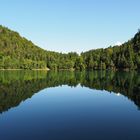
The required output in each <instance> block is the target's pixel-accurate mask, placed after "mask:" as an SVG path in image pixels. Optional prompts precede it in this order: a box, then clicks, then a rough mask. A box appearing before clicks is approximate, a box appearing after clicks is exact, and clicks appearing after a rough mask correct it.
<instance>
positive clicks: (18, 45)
mask: <svg viewBox="0 0 140 140" xmlns="http://www.w3.org/2000/svg"><path fill="white" fill-rule="evenodd" d="M139 68H140V31H138V32H137V33H136V35H135V36H134V38H132V39H131V40H129V41H127V42H125V43H124V44H122V45H121V46H110V47H108V48H106V49H96V50H90V51H87V52H83V53H81V54H80V55H78V54H77V53H76V52H70V53H68V54H64V53H58V52H52V51H47V50H43V49H41V48H40V47H38V46H36V45H34V44H33V43H32V42H31V41H29V40H27V39H26V38H24V37H21V36H20V35H19V33H17V32H14V31H11V30H10V29H8V28H6V27H3V26H0V69H51V70H62V69H71V70H83V69H92V70H93V69H102V70H104V69H113V70H116V69H139Z"/></svg>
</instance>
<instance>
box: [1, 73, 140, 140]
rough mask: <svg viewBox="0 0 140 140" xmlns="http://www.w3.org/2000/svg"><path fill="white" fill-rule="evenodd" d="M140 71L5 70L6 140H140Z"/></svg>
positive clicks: (3, 107)
mask: <svg viewBox="0 0 140 140" xmlns="http://www.w3.org/2000/svg"><path fill="white" fill-rule="evenodd" d="M139 108H140V74H139V73H138V72H135V71H134V72H111V71H108V72H107V71H90V72H86V71H84V72H67V71H61V72H41V71H0V139H2V140H19V139H20V140H22V139H23V140H25V139H26V140H32V139H33V140H36V139H37V140H38V139H41V140H93V139H95V140H104V139H107V140H139V139H140V133H139V130H140V110H139Z"/></svg>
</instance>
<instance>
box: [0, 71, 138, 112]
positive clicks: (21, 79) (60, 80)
mask: <svg viewBox="0 0 140 140" xmlns="http://www.w3.org/2000/svg"><path fill="white" fill-rule="evenodd" d="M79 83H80V84H81V85H82V86H85V87H89V88H91V89H97V90H107V91H110V92H114V93H121V94H123V95H125V96H127V97H128V98H129V99H131V100H132V101H134V103H135V104H136V105H137V106H138V107H140V74H138V73H137V72H135V71H134V72H112V71H89V72H86V71H84V72H67V71H60V72H45V71H42V72H41V71H13V72H11V71H0V112H3V111H6V110H8V109H9V108H11V107H14V106H18V105H19V104H20V102H21V101H24V100H26V99H27V98H31V97H32V95H33V94H35V93H37V92H38V91H40V90H42V89H44V88H47V87H56V86H60V85H69V86H74V87H75V86H77V85H78V84H79Z"/></svg>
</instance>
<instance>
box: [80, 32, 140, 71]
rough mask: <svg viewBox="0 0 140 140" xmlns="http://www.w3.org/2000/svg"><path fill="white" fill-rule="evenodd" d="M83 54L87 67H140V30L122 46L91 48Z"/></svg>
mask: <svg viewBox="0 0 140 140" xmlns="http://www.w3.org/2000/svg"><path fill="white" fill-rule="evenodd" d="M81 55H82V57H83V59H84V65H85V66H86V68H87V69H139V68H140V31H138V33H137V34H136V35H135V36H134V38H132V39H131V40H129V41H128V42H126V43H124V44H122V45H121V46H114V47H109V48H107V49H97V50H91V51H88V52H85V53H82V54H81Z"/></svg>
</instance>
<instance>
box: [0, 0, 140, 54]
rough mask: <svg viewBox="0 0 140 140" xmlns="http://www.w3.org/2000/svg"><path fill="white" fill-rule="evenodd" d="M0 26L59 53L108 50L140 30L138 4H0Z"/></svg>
mask: <svg viewBox="0 0 140 140" xmlns="http://www.w3.org/2000/svg"><path fill="white" fill-rule="evenodd" d="M0 24H2V25H4V26H7V27H9V28H11V29H12V30H15V31H18V32H19V33H20V34H21V35H22V36H24V37H26V38H28V39H30V40H32V41H33V42H34V43H35V44H37V45H38V46H40V47H42V48H44V49H47V50H55V51H58V52H68V51H77V52H81V51H85V50H90V49H95V48H101V47H108V46H109V45H113V44H115V43H116V42H124V41H127V40H128V39H130V38H131V37H133V35H134V34H135V33H136V32H137V30H138V28H140V0H0Z"/></svg>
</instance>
